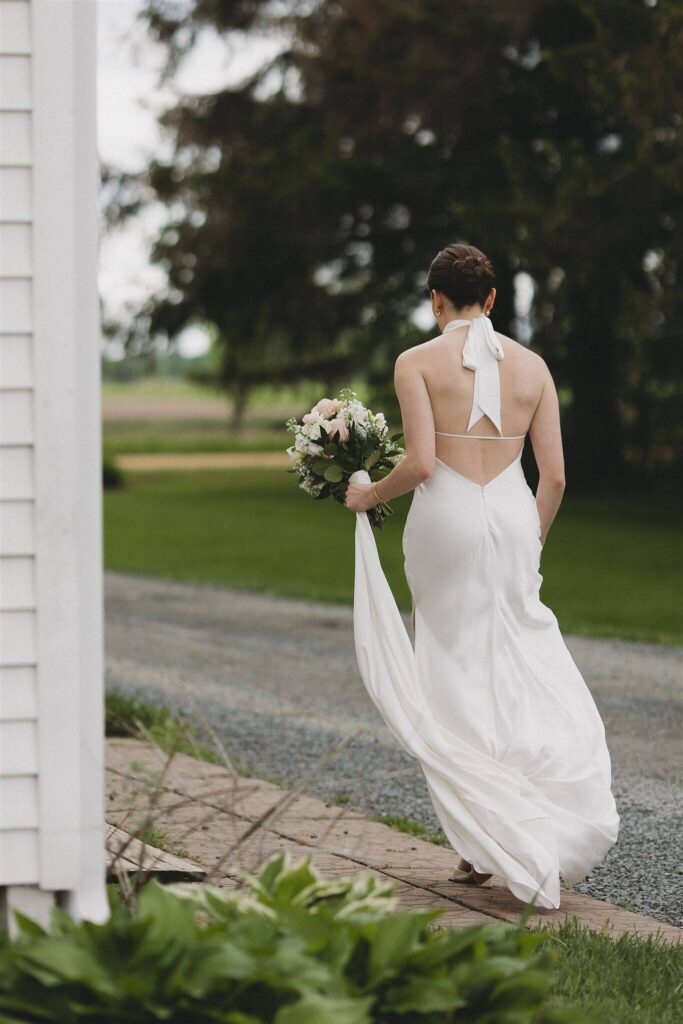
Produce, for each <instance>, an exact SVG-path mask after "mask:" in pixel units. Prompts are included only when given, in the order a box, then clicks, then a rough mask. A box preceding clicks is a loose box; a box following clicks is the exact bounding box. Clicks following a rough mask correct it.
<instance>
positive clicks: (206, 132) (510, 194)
mask: <svg viewBox="0 0 683 1024" xmlns="http://www.w3.org/2000/svg"><path fill="white" fill-rule="evenodd" d="M142 19H143V22H144V24H145V25H146V27H147V29H148V31H149V34H150V36H151V38H153V39H154V40H155V41H156V42H157V43H158V44H159V45H160V47H161V49H162V53H163V55H164V57H165V60H164V61H163V73H162V77H163V78H164V80H165V81H171V82H175V76H176V73H177V72H178V70H179V68H182V65H183V61H184V59H185V58H186V57H187V56H188V55H189V54H190V53H192V51H193V49H194V47H195V45H196V41H197V39H198V38H200V36H201V34H202V33H204V32H212V33H214V34H216V35H217V36H218V37H219V39H221V40H223V41H224V43H225V45H226V48H227V47H228V46H229V45H231V44H232V45H234V44H235V43H236V42H239V40H240V39H242V40H244V38H245V36H246V38H247V39H248V38H250V37H252V36H253V37H258V36H259V35H267V36H270V37H271V38H272V37H274V38H276V39H278V40H280V41H281V43H282V49H281V53H280V54H279V55H278V56H277V57H276V58H274V59H273V60H272V61H271V62H269V63H268V64H267V65H266V66H264V67H262V68H260V69H258V70H257V71H256V72H255V73H254V74H253V75H252V76H250V77H249V78H247V79H246V80H243V81H240V82H238V83H237V84H236V85H234V86H231V87H230V88H226V89H222V90H219V91H217V92H215V93H212V94H210V95H203V96H202V95H200V96H197V95H183V94H181V93H180V94H179V95H178V100H177V102H176V103H175V105H173V106H172V107H170V108H169V109H168V110H166V112H165V113H164V114H163V115H162V117H161V121H162V124H163V127H164V129H165V133H166V138H167V141H168V150H167V152H168V154H169V155H165V156H164V157H163V158H157V159H154V160H152V161H151V163H150V166H149V167H148V168H147V169H146V170H145V172H144V173H142V174H140V175H130V174H123V173H120V172H119V171H118V170H117V169H116V168H108V169H107V174H106V184H107V193H106V197H107V217H108V220H109V222H110V223H111V224H117V223H121V222H122V221H124V220H125V219H126V218H128V217H130V216H136V215H137V214H138V213H139V212H140V210H141V209H142V208H144V207H146V206H148V205H150V204H157V205H159V204H160V205H161V206H162V207H163V208H165V209H166V212H167V218H166V222H165V224H164V225H163V226H162V228H161V229H160V231H159V234H158V237H157V238H156V240H155V244H154V246H153V250H152V260H153V261H154V262H155V263H156V264H158V265H159V267H161V268H163V269H164V271H165V272H166V273H167V275H168V287H167V288H162V289H161V290H160V291H159V293H158V294H157V295H154V296H152V297H151V298H150V299H149V301H147V302H145V303H143V304H142V305H141V306H140V307H139V308H137V309H136V310H134V315H133V316H132V317H131V319H130V321H129V322H127V323H125V324H111V325H110V329H111V331H112V332H113V333H118V334H119V335H120V336H123V337H125V338H126V340H127V342H128V344H129V349H130V351H131V352H133V353H134V352H139V351H144V350H146V349H149V347H150V346H153V345H154V343H155V341H156V340H157V339H159V338H171V339H172V338H175V337H177V335H178V333H179V332H180V331H182V330H183V329H184V328H185V327H186V326H187V325H188V324H190V323H201V324H203V325H204V326H205V327H206V328H207V330H208V331H209V332H210V334H211V337H212V338H213V341H214V352H213V358H212V360H210V361H209V364H208V365H206V366H204V367H203V368H196V369H195V371H194V375H195V377H196V378H197V379H201V380H205V381H207V382H211V381H213V382H218V383H219V384H220V385H221V386H222V387H223V388H224V389H225V390H226V391H227V392H229V393H230V395H231V396H232V399H233V407H232V408H233V414H234V423H235V424H236V425H238V424H240V423H241V422H242V419H243V416H244V412H245V408H246V404H247V400H248V398H249V396H250V394H251V393H252V391H253V389H254V388H255V387H256V386H258V385H259V384H260V383H263V382H264V381H269V382H280V383H288V382H292V381H297V380H302V379H310V380H313V379H314V380H316V381H318V382H321V383H322V386H323V389H324V390H325V391H329V390H331V389H332V386H333V385H336V384H338V383H340V382H341V383H344V384H346V383H348V378H349V377H350V376H351V375H352V374H354V373H356V372H358V371H360V370H362V371H363V373H364V375H365V376H366V378H367V381H368V383H369V385H370V386H371V387H372V399H373V401H376V402H378V403H380V404H381V405H382V406H384V409H385V412H387V414H389V415H390V417H391V418H395V417H393V416H392V415H391V414H392V409H391V403H392V402H393V401H394V398H393V393H392V389H391V368H392V363H393V359H394V357H395V356H396V354H397V353H398V352H399V351H401V350H402V349H403V348H405V347H406V346H408V345H411V344H413V343H415V342H416V341H419V340H421V339H422V338H423V337H424V335H423V334H422V333H421V332H420V331H419V330H417V328H416V327H415V326H414V325H413V323H412V321H411V319H410V316H411V313H412V312H413V310H414V309H415V307H416V305H417V304H418V302H419V301H420V300H421V299H423V298H424V296H425V275H426V270H427V267H428V264H429V261H430V260H431V258H432V257H433V255H434V254H435V253H436V252H437V251H438V250H439V249H440V248H442V247H443V246H444V245H445V244H447V243H448V242H451V241H465V242H470V243H473V244H475V245H478V246H479V247H480V248H481V249H483V250H484V251H485V252H487V253H488V254H489V255H490V256H491V258H492V259H493V262H494V265H495V266H496V268H497V272H498V278H499V281H498V286H499V294H498V298H497V302H496V310H495V324H494V326H495V327H496V328H497V329H498V330H501V331H503V332H504V333H506V334H510V335H512V336H513V337H517V336H519V335H521V334H523V333H525V332H528V335H529V337H528V340H530V343H531V345H532V346H533V347H534V348H535V349H536V350H538V351H539V352H541V353H542V355H543V356H544V357H545V358H546V359H547V361H548V363H549V365H550V367H551V370H552V371H553V374H554V376H555V379H556V381H557V382H558V385H559V386H560V387H561V388H562V389H563V391H566V395H567V401H566V403H565V405H564V407H563V416H564V421H565V422H564V428H565V438H566V442H567V443H566V458H567V464H568V473H569V476H570V478H571V480H572V481H573V485H574V487H575V488H578V487H579V486H582V487H584V488H585V489H590V488H592V487H597V486H600V485H604V483H605V482H606V481H610V482H611V483H612V485H613V486H616V485H618V484H619V483H621V482H622V481H623V480H624V479H625V478H626V477H628V476H639V477H640V478H642V479H648V478H649V477H650V475H652V474H657V473H661V472H663V471H666V472H668V473H669V474H670V482H671V486H673V485H674V483H675V482H676V481H677V480H678V479H680V475H681V474H678V475H677V474H676V472H675V470H676V468H677V467H678V468H680V460H681V447H682V446H681V441H682V440H683V416H682V415H681V409H682V408H683V402H682V397H683V356H682V351H683V348H682V346H681V344H680V338H681V332H682V328H683V291H682V290H681V287H680V277H681V274H680V267H681V259H682V258H683V234H682V233H681V231H680V227H679V223H680V215H681V205H682V202H683V146H682V140H683V134H682V132H683V129H682V124H683V122H682V116H681V115H682V113H683V46H681V38H682V33H683V8H682V7H681V4H680V3H679V2H678V0H658V2H657V3H654V2H652V3H643V2H637V0H523V2H521V3H516V4H509V3H507V2H506V0H461V2H459V3H458V4H452V3H450V2H448V0H423V2H420V3H406V2H404V0H376V2H374V3H372V4H367V3H362V2H361V0H318V2H317V3H316V4H314V5H299V4H296V3H292V4H289V3H284V4H272V3H268V2H267V0H251V2H249V3H236V4H225V3H217V2H216V0H192V2H191V3H176V2H171V0H147V2H146V3H145V7H144V12H143V15H142ZM520 273H525V274H526V275H528V279H529V281H530V282H531V284H532V287H533V301H532V306H531V311H530V316H529V320H528V323H520V322H519V321H518V320H517V319H516V310H515V307H514V291H515V288H514V286H515V281H516V280H517V275H519V274H520Z"/></svg>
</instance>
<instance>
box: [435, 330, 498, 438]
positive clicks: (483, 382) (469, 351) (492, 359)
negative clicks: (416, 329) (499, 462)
mask: <svg viewBox="0 0 683 1024" xmlns="http://www.w3.org/2000/svg"><path fill="white" fill-rule="evenodd" d="M465 324H469V326H470V329H469V331H468V332H467V338H466V339H465V345H464V347H463V350H462V365H463V366H464V367H466V369H468V370H474V397H473V400H472V412H471V414H470V422H469V423H468V424H467V429H468V430H469V429H470V427H473V426H474V424H475V423H478V421H479V420H480V419H481V418H482V416H488V417H489V419H490V420H491V421H492V422H493V423H494V424H495V426H496V427H497V429H498V432H499V433H500V434H502V433H503V428H502V427H501V425H500V376H499V373H498V363H499V362H500V360H501V359H502V358H503V347H502V345H501V344H500V342H499V341H498V338H497V337H496V333H495V331H494V330H493V326H492V324H491V321H490V320H489V318H488V317H487V316H486V315H485V314H484V313H481V314H480V315H479V316H475V317H474V318H473V319H472V320H449V321H448V323H447V324H446V326H445V327H444V329H443V333H444V334H446V332H447V331H453V330H455V328H456V327H462V326H463V325H465Z"/></svg>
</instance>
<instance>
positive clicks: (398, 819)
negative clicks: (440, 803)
mask: <svg viewBox="0 0 683 1024" xmlns="http://www.w3.org/2000/svg"><path fill="white" fill-rule="evenodd" d="M372 820H373V821H379V822H381V824H382V825H388V826H389V828H395V829H396V830H397V831H398V832H406V833H407V834H408V835H410V836H419V838H420V839H424V840H425V841H426V842H428V843H434V844H435V845H436V846H449V845H450V844H449V842H448V839H447V838H446V836H445V835H444V834H443V833H442V832H432V831H431V829H429V828H427V826H426V825H423V824H422V822H421V821H416V820H415V818H406V817H404V816H403V815H402V814H374V815H373V816H372Z"/></svg>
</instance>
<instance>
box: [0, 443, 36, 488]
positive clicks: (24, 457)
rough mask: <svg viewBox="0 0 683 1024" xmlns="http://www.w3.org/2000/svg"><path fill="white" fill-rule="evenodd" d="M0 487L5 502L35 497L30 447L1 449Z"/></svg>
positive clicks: (17, 446) (19, 446)
mask: <svg viewBox="0 0 683 1024" xmlns="http://www.w3.org/2000/svg"><path fill="white" fill-rule="evenodd" d="M0 487H2V500H3V501H17V500H20V499H24V498H32V497H33V492H34V482H33V449H32V448H31V447H30V446H29V445H12V446H7V447H0Z"/></svg>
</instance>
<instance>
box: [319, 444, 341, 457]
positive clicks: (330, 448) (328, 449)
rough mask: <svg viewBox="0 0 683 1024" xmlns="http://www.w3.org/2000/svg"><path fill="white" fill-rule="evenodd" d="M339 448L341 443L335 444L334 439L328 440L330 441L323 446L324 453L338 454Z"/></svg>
mask: <svg viewBox="0 0 683 1024" xmlns="http://www.w3.org/2000/svg"><path fill="white" fill-rule="evenodd" d="M338 448H339V445H338V444H335V442H334V441H328V443H327V444H326V445H325V447H324V448H323V455H336V454H337V449H338Z"/></svg>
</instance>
